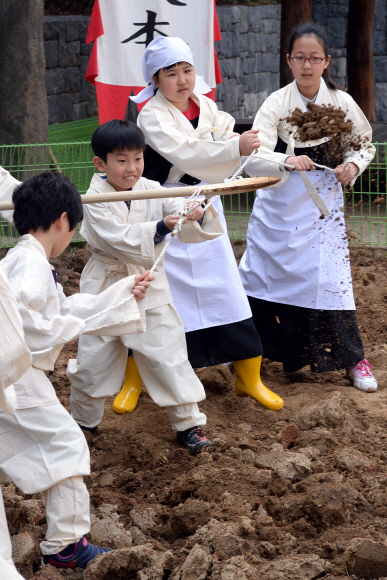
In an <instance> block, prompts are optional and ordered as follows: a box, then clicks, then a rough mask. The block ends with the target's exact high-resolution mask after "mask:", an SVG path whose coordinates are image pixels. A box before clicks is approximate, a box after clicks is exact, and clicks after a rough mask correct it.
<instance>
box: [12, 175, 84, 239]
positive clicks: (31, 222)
mask: <svg viewBox="0 0 387 580" xmlns="http://www.w3.org/2000/svg"><path fill="white" fill-rule="evenodd" d="M12 201H13V203H14V204H15V211H14V213H13V221H14V222H15V226H16V229H17V231H18V232H19V234H20V235H21V236H24V234H26V233H27V232H28V231H29V230H32V231H34V232H36V231H37V230H43V231H44V232H47V231H48V230H49V229H50V227H51V225H52V224H53V223H54V222H55V221H56V220H57V219H58V218H60V216H61V215H62V213H64V212H67V217H68V220H69V224H70V231H71V230H73V229H75V226H76V225H77V223H78V222H81V221H82V219H83V207H82V201H81V196H80V193H79V191H78V190H77V188H76V187H75V185H74V184H73V183H71V181H70V180H69V179H68V178H67V177H66V176H65V175H63V173H54V172H51V171H45V172H44V173H41V174H40V175H36V176H35V177H31V178H30V179H27V181H25V182H24V183H21V184H20V185H19V186H18V187H17V188H16V189H15V191H14V192H13V195H12Z"/></svg>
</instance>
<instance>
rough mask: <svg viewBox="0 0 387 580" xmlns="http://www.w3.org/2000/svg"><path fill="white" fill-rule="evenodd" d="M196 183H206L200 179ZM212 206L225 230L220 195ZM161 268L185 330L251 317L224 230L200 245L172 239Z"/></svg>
mask: <svg viewBox="0 0 387 580" xmlns="http://www.w3.org/2000/svg"><path fill="white" fill-rule="evenodd" d="M179 185H184V184H180V183H165V184H164V187H178V186H179ZM199 185H207V184H205V183H203V182H202V183H200V184H199ZM199 185H198V187H199ZM214 206H215V209H216V210H217V211H218V213H219V216H220V219H221V222H222V225H223V228H224V231H225V232H227V224H226V220H225V217H224V214H223V205H222V202H221V199H220V198H218V199H217V200H216V201H215V202H214ZM164 268H165V272H166V274H167V278H168V282H169V286H170V290H171V293H172V297H173V303H174V306H175V308H176V310H177V311H178V313H179V315H180V318H181V319H182V321H183V324H184V330H185V332H192V331H193V330H201V329H203V328H211V327H212V326H221V325H222V324H231V323H232V322H240V321H241V320H246V318H250V317H251V309H250V306H249V302H248V299H247V296H246V293H245V291H244V289H243V286H242V283H241V279H240V277H239V274H238V267H237V264H236V260H235V256H234V252H233V249H232V246H231V243H230V239H229V237H228V235H227V233H225V234H222V235H221V236H219V237H218V238H216V239H214V240H210V241H208V242H203V243H201V244H182V243H181V242H180V241H179V240H178V239H175V240H173V242H172V244H171V245H170V246H169V247H168V250H167V252H166V254H165V258H164Z"/></svg>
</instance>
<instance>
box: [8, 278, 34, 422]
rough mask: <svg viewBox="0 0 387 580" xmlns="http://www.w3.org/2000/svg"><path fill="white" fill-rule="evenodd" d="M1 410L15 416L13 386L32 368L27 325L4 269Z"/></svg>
mask: <svg viewBox="0 0 387 580" xmlns="http://www.w3.org/2000/svg"><path fill="white" fill-rule="evenodd" d="M0 351H1V356H0V410H1V411H5V412H6V413H14V412H15V410H16V407H17V401H16V393H15V388H14V386H13V383H14V382H15V381H16V380H17V379H20V377H21V376H22V375H24V373H25V372H26V371H27V369H28V368H29V367H30V366H31V362H32V357H31V353H30V351H29V350H28V348H27V346H26V344H25V342H24V332H23V323H22V320H21V317H20V314H19V311H18V309H17V304H16V301H15V298H14V296H13V294H12V292H11V288H10V287H9V284H8V280H7V278H6V276H5V274H4V272H3V271H2V270H1V268H0Z"/></svg>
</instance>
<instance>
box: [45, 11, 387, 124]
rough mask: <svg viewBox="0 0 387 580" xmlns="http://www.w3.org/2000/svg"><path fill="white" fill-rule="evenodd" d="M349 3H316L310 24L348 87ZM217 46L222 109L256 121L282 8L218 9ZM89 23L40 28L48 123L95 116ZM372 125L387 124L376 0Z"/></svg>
mask: <svg viewBox="0 0 387 580" xmlns="http://www.w3.org/2000/svg"><path fill="white" fill-rule="evenodd" d="M348 1H349V0H314V1H313V18H314V19H315V20H317V21H319V22H321V23H322V24H324V25H325V26H326V27H327V29H328V34H329V41H330V47H331V48H330V51H331V55H332V57H333V58H332V78H333V79H334V80H335V81H336V82H337V83H338V84H340V85H343V86H346V26H347V14H348ZM217 12H218V17H219V23H220V28H221V32H222V40H220V41H219V42H217V43H216V44H217V52H218V57H219V62H220V67H221V71H222V75H223V84H221V85H219V86H218V89H217V102H218V105H219V107H220V108H221V109H222V110H224V111H228V112H229V113H230V114H231V115H233V116H234V117H236V118H246V117H253V116H254V115H255V113H256V112H257V110H258V108H259V107H260V106H261V104H262V103H263V101H264V100H265V99H266V98H267V97H268V96H269V95H270V93H272V92H273V91H276V90H277V89H279V51H280V26H281V23H280V19H281V6H280V5H279V4H277V5H269V6H250V7H247V6H219V7H218V9H217ZM88 23H89V17H87V16H51V17H46V18H45V21H44V40H45V43H44V44H45V51H46V65H47V70H46V84H47V95H48V110H49V123H60V122H63V121H72V120H76V119H84V118H87V117H90V116H93V115H97V102H96V98H95V89H94V87H93V86H92V85H91V84H90V83H89V82H88V81H86V79H85V72H86V68H87V63H88V60H89V56H90V52H91V45H88V44H85V38H86V33H87V27H88ZM374 52H375V81H376V85H375V89H376V116H377V121H380V122H387V6H386V0H376V10H375V22H374Z"/></svg>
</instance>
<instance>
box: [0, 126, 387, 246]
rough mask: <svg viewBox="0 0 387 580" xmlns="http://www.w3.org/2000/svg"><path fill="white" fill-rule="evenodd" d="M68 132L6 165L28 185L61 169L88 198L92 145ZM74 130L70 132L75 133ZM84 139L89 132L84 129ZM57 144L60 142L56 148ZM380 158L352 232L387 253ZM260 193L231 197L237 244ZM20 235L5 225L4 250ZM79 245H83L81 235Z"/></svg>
mask: <svg viewBox="0 0 387 580" xmlns="http://www.w3.org/2000/svg"><path fill="white" fill-rule="evenodd" d="M88 122H89V123H88V124H87V127H86V130H89V131H90V136H91V134H92V133H93V131H94V129H95V128H96V126H98V121H97V120H96V119H88ZM66 125H67V126H68V127H67V129H66V132H64V130H63V129H62V128H61V125H57V126H54V127H53V128H52V129H50V141H51V143H50V144H43V145H3V146H1V147H0V165H2V166H3V167H5V168H6V169H8V171H10V172H11V174H12V175H13V176H14V177H16V178H17V179H19V180H20V181H24V180H25V179H27V178H28V177H31V176H32V175H35V174H37V173H40V172H41V171H43V170H45V169H54V170H55V169H57V170H58V169H60V170H61V171H63V173H65V174H66V175H67V176H68V178H69V179H70V180H71V181H72V182H73V183H75V185H76V186H77V188H78V190H79V191H80V193H82V194H83V193H85V192H86V191H87V189H88V187H89V184H90V179H91V177H92V175H93V173H94V172H95V168H94V165H93V163H92V159H93V152H92V149H91V147H90V139H88V140H87V141H77V140H74V141H73V142H65V143H63V142H60V138H61V136H62V137H63V135H67V136H69V131H70V134H71V131H72V134H71V136H72V137H73V138H74V139H76V138H77V136H78V135H79V130H80V129H79V122H74V123H66ZM69 126H70V127H69ZM81 129H82V135H84V134H85V126H83V127H81ZM53 139H58V142H54V141H53ZM375 147H376V156H375V159H374V160H373V162H372V163H371V164H370V166H369V167H368V168H367V170H366V171H365V172H364V174H363V175H362V176H361V178H360V179H358V180H357V181H356V184H355V186H354V187H353V188H351V189H350V190H348V191H346V193H345V214H346V222H347V229H348V230H349V231H350V232H351V234H350V235H351V236H352V237H351V238H350V243H351V244H363V245H370V246H385V247H387V206H386V199H385V196H386V194H387V186H386V183H387V161H386V158H387V143H375ZM254 199H255V192H250V193H246V194H239V195H232V196H225V197H224V198H223V206H224V210H225V216H226V220H227V225H228V231H229V235H230V238H231V239H240V240H244V239H245V238H246V232H247V225H248V220H249V216H250V213H251V210H252V207H253V203H254ZM16 241H17V234H16V232H15V229H14V228H12V227H11V226H10V225H9V224H6V223H5V222H3V221H1V220H0V248H7V247H11V246H13V245H15V243H16ZM73 241H74V242H77V241H78V242H79V241H82V239H81V237H80V235H79V232H78V231H77V232H76V233H75V234H74V238H73Z"/></svg>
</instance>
